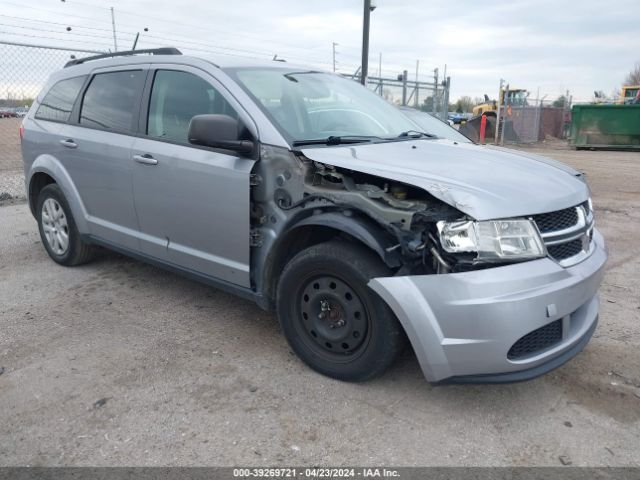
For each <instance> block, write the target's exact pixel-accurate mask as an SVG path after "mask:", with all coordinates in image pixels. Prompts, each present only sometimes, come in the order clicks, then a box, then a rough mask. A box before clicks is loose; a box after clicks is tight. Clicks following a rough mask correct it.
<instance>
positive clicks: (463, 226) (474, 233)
mask: <svg viewBox="0 0 640 480" xmlns="http://www.w3.org/2000/svg"><path fill="white" fill-rule="evenodd" d="M437 227H438V233H439V234H440V243H441V244H442V248H443V249H444V250H445V251H446V252H449V253H465V252H466V253H473V252H476V253H477V259H478V260H482V261H487V262H492V261H493V262H496V261H498V262H499V261H509V260H530V259H533V258H540V257H544V256H545V255H546V254H547V252H546V249H545V246H544V243H543V241H542V238H540V233H539V232H538V229H537V228H536V226H535V225H534V223H533V222H532V221H531V220H489V221H482V222H474V221H461V222H444V221H441V222H438V224H437Z"/></svg>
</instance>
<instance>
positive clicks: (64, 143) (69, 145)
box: [60, 138, 78, 148]
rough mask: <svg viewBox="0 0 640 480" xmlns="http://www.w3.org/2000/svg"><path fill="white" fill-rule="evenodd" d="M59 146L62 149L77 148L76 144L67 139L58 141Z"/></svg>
mask: <svg viewBox="0 0 640 480" xmlns="http://www.w3.org/2000/svg"><path fill="white" fill-rule="evenodd" d="M60 144H61V145H62V146H63V147H67V148H78V144H77V143H76V142H74V141H73V140H71V139H70V138H67V139H66V140H60Z"/></svg>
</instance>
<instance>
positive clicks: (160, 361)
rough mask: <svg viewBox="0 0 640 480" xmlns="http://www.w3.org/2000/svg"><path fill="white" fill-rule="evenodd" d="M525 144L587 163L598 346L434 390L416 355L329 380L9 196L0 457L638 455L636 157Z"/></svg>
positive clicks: (2, 239)
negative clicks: (46, 228)
mask: <svg viewBox="0 0 640 480" xmlns="http://www.w3.org/2000/svg"><path fill="white" fill-rule="evenodd" d="M530 150H531V151H535V152H536V153H543V154H548V155H550V156H552V157H555V158H557V159H560V160H562V161H566V162H567V163H570V164H572V165H573V166H575V167H577V168H579V169H581V170H584V171H586V172H587V174H588V176H589V180H590V183H591V185H592V187H593V192H594V201H595V204H596V218H597V222H598V225H599V228H600V229H601V231H602V232H603V233H604V235H605V238H606V239H607V241H608V246H609V248H610V253H611V257H610V261H609V263H608V266H607V273H606V277H605V280H604V285H603V286H602V288H601V297H602V308H601V316H600V325H599V327H598V329H597V331H596V333H595V336H594V338H593V339H592V341H591V343H590V344H589V345H588V347H587V348H586V350H585V351H584V352H583V353H581V354H580V355H579V356H577V357H576V358H575V359H573V360H572V361H571V362H569V363H568V364H567V365H565V366H563V367H561V368H560V369H558V370H556V371H554V372H552V373H550V374H548V375H546V376H544V377H541V378H539V379H536V380H533V381H530V382H526V383H520V384H512V385H499V386H496V385H486V386H439V387H435V386H432V385H429V384H428V383H426V382H425V380H424V379H423V377H422V375H421V372H420V369H419V367H418V365H417V361H416V359H415V358H414V356H413V355H412V353H411V352H408V353H407V354H406V355H405V356H404V357H403V358H402V359H401V360H400V361H399V362H398V363H397V364H396V365H395V366H394V367H393V368H392V369H391V370H390V371H389V372H388V373H387V374H385V375H384V376H383V377H382V378H380V379H377V380H375V381H371V382H368V383H365V384H357V385H354V384H346V383H341V382H338V381H335V380H331V379H328V378H325V377H322V376H320V375H318V374H315V373H314V372H312V371H310V370H309V369H308V368H306V367H305V366H304V365H303V364H301V362H300V361H299V360H298V359H297V358H296V357H295V356H294V355H293V354H292V353H291V352H290V351H289V349H288V348H287V345H286V342H285V340H284V339H283V338H282V336H281V335H280V333H279V330H278V326H277V322H276V319H275V316H274V315H272V314H268V313H264V312H262V311H261V310H260V309H258V308H257V307H256V306H255V305H253V304H251V303H250V302H247V301H244V300H240V299H237V298H235V297H232V296H230V295H227V294H225V293H222V292H220V291H216V290H214V289H211V288H209V287H206V286H203V285H200V284H197V283H194V282H192V281H190V280H186V279H184V278H181V277H179V276H176V275H173V274H171V273H167V272H164V271H161V270H158V269H156V268H154V267H151V266H148V265H144V264H142V263H139V262H136V261H133V260H129V259H127V258H124V257H122V256H119V255H116V254H112V253H108V252H105V253H103V254H102V255H101V256H100V258H98V259H97V260H96V261H94V262H93V263H91V264H89V265H85V266H82V267H78V268H64V267H60V266H58V265H56V264H55V263H53V262H52V261H51V260H49V258H48V257H47V255H46V253H45V251H44V249H43V248H42V245H41V244H40V239H39V236H38V233H37V228H36V223H35V221H34V219H33V218H32V217H31V215H30V213H29V210H28V207H27V205H26V204H25V203H24V202H22V203H19V204H13V205H5V206H2V207H0V372H1V373H0V412H2V422H0V465H5V466H6V465H45V466H54V465H97V466H99V465H238V464H239V465H258V466H263V465H283V464H284V465H291V464H294V465H310V464H329V465H337V464H351V465H353V464H359V465H380V464H385V465H395V466H399V465H405V466H409V465H510V466H523V465H550V466H559V465H562V464H563V463H567V462H571V464H573V465H589V466H604V465H612V466H630V465H634V466H640V449H639V448H638V445H640V260H639V256H638V247H637V244H638V243H637V237H636V235H638V234H639V233H640V222H639V220H640V192H639V188H638V185H640V155H639V154H637V153H624V152H589V151H584V152H582V151H581V152H574V151H570V150H567V149H565V148H563V147H561V146H560V145H557V144H552V145H545V146H541V147H536V148H533V149H530ZM5 163H9V162H5ZM13 163H14V165H13V167H12V168H4V167H3V164H2V160H1V159H0V187H1V188H0V191H2V189H6V188H7V187H6V185H8V184H9V182H7V179H8V178H12V177H10V175H19V173H18V172H19V165H15V162H13ZM4 166H5V167H6V166H7V165H4ZM9 167H11V165H9ZM11 182H13V180H11Z"/></svg>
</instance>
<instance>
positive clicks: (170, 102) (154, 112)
mask: <svg viewBox="0 0 640 480" xmlns="http://www.w3.org/2000/svg"><path fill="white" fill-rule="evenodd" d="M207 113H214V114H223V115H229V116H232V117H234V118H238V115H237V113H236V112H235V111H234V110H233V108H232V107H231V105H229V103H228V102H227V101H226V100H225V99H224V98H223V97H222V95H220V93H219V92H218V91H217V90H216V89H215V88H214V87H212V86H211V85H210V84H209V83H207V82H206V81H205V80H203V79H202V78H200V77H198V76H197V75H193V74H191V73H187V72H179V71H175V70H158V71H157V72H156V76H155V79H154V81H153V88H152V90H151V99H150V100H149V119H148V123H147V135H149V136H151V137H159V138H165V139H167V140H173V141H175V142H181V143H188V141H189V139H188V138H187V136H188V135H187V134H188V131H189V122H190V121H191V119H192V118H193V117H194V116H196V115H203V114H207Z"/></svg>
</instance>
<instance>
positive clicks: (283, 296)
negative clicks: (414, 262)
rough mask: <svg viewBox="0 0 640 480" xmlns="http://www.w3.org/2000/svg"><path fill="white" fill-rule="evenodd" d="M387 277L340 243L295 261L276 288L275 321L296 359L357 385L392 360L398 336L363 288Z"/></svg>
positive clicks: (391, 319) (370, 256) (368, 257)
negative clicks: (277, 318) (380, 278)
mask: <svg viewBox="0 0 640 480" xmlns="http://www.w3.org/2000/svg"><path fill="white" fill-rule="evenodd" d="M388 275H390V272H389V270H388V269H387V267H386V266H385V265H384V264H383V263H382V261H381V260H380V259H379V258H378V257H377V256H376V255H375V254H374V253H373V252H371V251H370V250H368V249H367V248H365V247H363V246H360V245H354V244H350V243H347V242H344V241H331V242H327V243H323V244H319V245H315V246H313V247H310V248H308V249H306V250H304V251H302V252H300V253H299V254H298V255H296V256H295V257H294V258H293V259H292V260H291V261H290V262H289V264H288V265H287V267H286V268H285V270H284V272H283V274H282V276H281V278H280V282H279V284H278V299H277V303H278V317H279V319H280V323H281V325H282V329H283V332H284V334H285V336H286V337H287V340H288V342H289V344H290V345H291V347H292V349H293V350H294V351H295V352H296V354H297V355H298V356H299V357H300V358H301V359H302V360H303V361H305V362H306V363H307V364H308V365H309V366H311V368H313V369H314V370H317V371H319V372H321V373H323V374H325V375H328V376H330V377H334V378H338V379H341V380H348V381H362V380H367V379H369V378H372V377H375V376H377V375H379V374H381V373H382V372H383V371H384V370H385V369H386V368H387V367H388V366H389V365H390V364H391V363H392V362H393V360H395V358H396V356H397V354H398V353H399V352H400V350H401V349H402V346H403V340H404V334H403V332H402V328H401V326H400V324H399V323H398V321H397V320H396V318H395V316H394V315H393V312H391V310H390V309H389V307H388V306H387V305H386V304H385V303H384V302H383V301H382V300H381V299H380V298H379V297H378V296H377V295H376V293H375V292H373V291H372V290H371V289H370V288H369V287H368V286H367V283H368V281H369V280H370V279H371V278H374V277H380V276H388Z"/></svg>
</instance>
